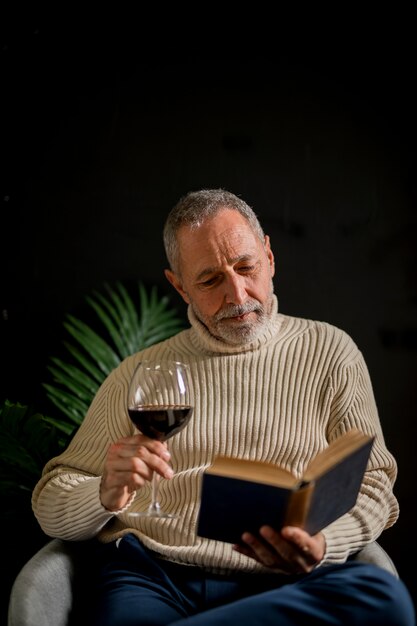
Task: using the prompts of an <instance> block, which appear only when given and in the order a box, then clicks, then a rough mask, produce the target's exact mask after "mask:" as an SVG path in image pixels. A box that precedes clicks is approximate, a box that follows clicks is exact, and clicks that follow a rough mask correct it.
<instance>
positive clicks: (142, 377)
mask: <svg viewBox="0 0 417 626" xmlns="http://www.w3.org/2000/svg"><path fill="white" fill-rule="evenodd" d="M127 412H128V414H129V417H130V419H131V420H132V422H133V423H134V424H135V426H136V428H137V429H138V430H139V431H140V432H141V433H142V434H143V435H146V436H147V437H150V438H151V439H157V440H158V441H166V440H167V439H170V438H171V437H173V436H174V435H176V434H177V433H178V432H180V431H181V430H182V429H183V428H185V426H186V425H187V424H188V422H189V421H190V418H191V416H192V413H193V405H192V400H191V382H190V376H189V368H188V366H187V365H186V364H184V363H181V362H179V361H174V360H171V361H141V362H140V363H139V364H138V365H137V366H136V368H135V370H134V372H133V376H132V379H131V382H130V385H129V390H128V398H127ZM159 478H160V477H159V475H158V474H157V473H156V472H154V473H153V476H152V502H151V504H150V506H149V508H148V510H147V511H144V512H135V513H131V515H136V516H152V517H175V515H173V514H169V513H166V512H164V511H163V510H162V509H161V506H160V504H159V501H158V485H159Z"/></svg>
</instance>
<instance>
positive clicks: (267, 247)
mask: <svg viewBox="0 0 417 626" xmlns="http://www.w3.org/2000/svg"><path fill="white" fill-rule="evenodd" d="M264 242H265V252H266V256H267V257H268V261H269V266H270V268H271V277H272V276H274V275H275V258H274V253H273V252H272V250H271V242H270V239H269V235H265V239H264Z"/></svg>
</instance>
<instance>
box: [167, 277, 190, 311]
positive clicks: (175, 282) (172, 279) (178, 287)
mask: <svg viewBox="0 0 417 626" xmlns="http://www.w3.org/2000/svg"><path fill="white" fill-rule="evenodd" d="M165 276H166V278H167V280H168V281H169V282H170V283H171V285H172V286H173V287H174V289H176V290H177V291H178V293H179V294H180V296H181V297H182V299H183V300H184V301H185V302H186V303H187V304H190V299H189V297H188V296H187V292H186V291H184V289H183V287H182V283H181V280H180V279H179V277H178V276H177V275H176V274H174V272H172V271H171V270H165Z"/></svg>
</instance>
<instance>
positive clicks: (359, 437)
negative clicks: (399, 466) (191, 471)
mask: <svg viewBox="0 0 417 626" xmlns="http://www.w3.org/2000/svg"><path fill="white" fill-rule="evenodd" d="M373 441H374V437H371V436H368V435H364V434H363V433H361V432H360V431H359V430H356V429H352V430H350V431H348V432H347V433H345V434H344V435H343V436H341V437H339V438H338V439H336V440H335V441H333V442H331V443H330V444H329V446H328V447H327V448H326V449H325V450H323V451H322V452H320V453H319V454H318V455H317V456H316V457H315V458H314V459H313V460H312V461H311V462H310V464H309V465H308V467H307V468H306V470H305V472H304V475H303V476H302V478H301V479H298V478H296V477H295V476H293V475H292V474H291V473H290V472H288V471H287V470H285V469H283V468H281V467H278V466H277V465H273V464H272V463H264V462H261V461H248V460H243V459H237V458H232V457H224V456H218V457H216V458H215V459H214V462H213V464H212V465H211V466H210V467H209V468H208V469H207V470H206V471H205V472H204V474H203V478H202V484H201V503H200V511H199V516H198V523H197V534H198V535H199V536H201V537H208V538H210V539H217V540H219V541H226V542H230V543H238V542H239V541H240V538H241V535H242V533H243V532H245V531H249V532H252V533H254V534H256V533H257V532H258V530H259V528H260V527H261V526H263V525H264V524H267V525H269V526H272V527H274V528H276V529H280V528H282V527H283V526H286V525H290V526H298V527H301V528H303V529H304V530H306V531H307V532H308V533H310V534H311V535H315V534H316V533H317V532H319V531H320V530H321V529H322V528H324V527H325V526H328V524H330V523H331V522H333V521H334V520H336V519H337V518H338V517H340V516H341V515H343V514H344V513H347V512H348V511H349V510H350V509H351V508H352V507H353V506H354V505H355V503H356V499H357V497H358V492H359V489H360V486H361V483H362V480H363V475H364V473H365V470H366V466H367V464H368V460H369V455H370V453H371V448H372V444H373Z"/></svg>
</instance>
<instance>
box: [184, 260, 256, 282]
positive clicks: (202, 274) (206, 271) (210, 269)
mask: <svg viewBox="0 0 417 626" xmlns="http://www.w3.org/2000/svg"><path fill="white" fill-rule="evenodd" d="M252 258H253V255H251V254H242V255H241V256H237V257H235V258H233V259H228V261H227V262H228V263H229V264H230V265H235V264H236V263H240V262H242V261H249V260H251V259H252ZM218 271H219V268H218V267H215V266H213V267H206V268H205V269H203V270H202V271H201V272H200V273H199V274H197V276H196V280H201V279H202V278H205V277H206V276H210V275H211V274H216V273H217V272H218Z"/></svg>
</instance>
